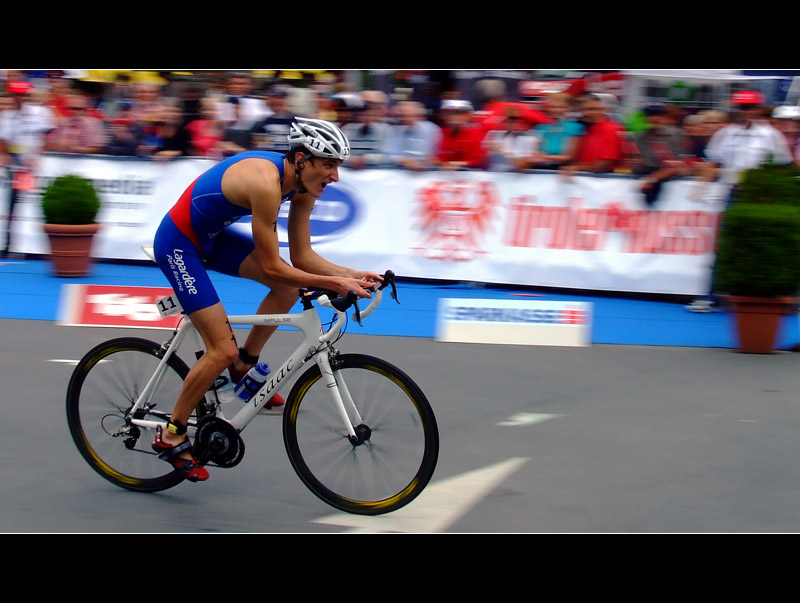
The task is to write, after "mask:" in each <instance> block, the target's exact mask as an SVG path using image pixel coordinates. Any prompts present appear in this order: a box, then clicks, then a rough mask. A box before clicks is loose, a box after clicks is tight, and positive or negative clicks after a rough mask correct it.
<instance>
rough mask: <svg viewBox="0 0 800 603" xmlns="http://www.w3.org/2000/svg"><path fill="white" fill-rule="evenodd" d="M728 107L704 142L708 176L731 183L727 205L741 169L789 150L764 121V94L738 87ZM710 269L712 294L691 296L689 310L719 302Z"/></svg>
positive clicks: (781, 159) (787, 159) (779, 159)
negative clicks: (725, 121) (729, 115)
mask: <svg viewBox="0 0 800 603" xmlns="http://www.w3.org/2000/svg"><path fill="white" fill-rule="evenodd" d="M731 108H732V109H733V110H734V111H735V112H736V113H735V115H734V116H733V117H734V119H733V121H732V123H731V124H730V125H727V126H725V127H723V128H720V129H719V130H717V131H716V133H715V134H714V135H713V136H712V137H711V140H710V141H709V142H708V146H706V151H705V154H706V158H707V160H708V161H709V166H710V167H711V171H710V172H709V176H708V177H709V178H713V179H720V180H721V181H723V182H725V183H727V184H729V185H730V193H729V194H728V201H727V203H728V205H730V204H731V203H733V202H734V201H735V197H736V187H737V184H738V182H739V176H740V174H741V173H742V172H743V171H744V170H748V169H751V168H755V167H758V166H759V165H761V164H763V163H766V162H767V161H773V162H774V163H781V164H787V163H791V161H792V153H791V151H790V150H789V145H788V144H787V143H786V138H785V137H784V135H783V134H782V133H781V132H780V131H779V130H777V129H776V128H774V127H773V126H772V125H771V124H770V123H769V121H767V113H766V111H767V107H765V106H764V97H763V96H762V95H761V93H760V92H757V91H755V90H741V91H739V92H735V93H734V94H733V95H731ZM713 280H714V275H713V269H712V276H711V281H712V282H711V287H712V291H711V295H709V296H708V297H707V298H701V299H696V300H694V301H693V302H692V303H691V304H689V305H688V306H686V309H687V310H690V311H692V312H714V311H716V309H717V307H718V304H717V300H716V298H715V297H714V295H713V294H714V291H713V286H714V282H713Z"/></svg>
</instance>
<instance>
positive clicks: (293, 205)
mask: <svg viewBox="0 0 800 603" xmlns="http://www.w3.org/2000/svg"><path fill="white" fill-rule="evenodd" d="M288 138H289V143H290V145H291V148H290V151H289V152H287V153H286V154H285V155H284V154H279V153H273V152H268V151H246V152H243V153H240V154H237V155H234V156H232V157H229V158H227V159H225V160H223V161H221V162H220V163H218V164H217V165H215V166H214V167H212V168H210V169H209V170H208V171H207V172H205V173H203V174H202V175H200V176H199V177H198V178H197V179H196V180H195V181H194V182H193V183H192V184H191V185H190V186H189V188H188V189H186V191H185V192H184V193H183V195H182V196H181V197H180V199H179V200H178V202H177V203H176V204H175V206H174V207H172V209H170V211H169V212H168V213H167V215H166V216H165V217H164V219H163V221H162V222H161V225H160V226H159V228H158V231H157V232H156V236H155V242H154V252H155V256H156V261H157V263H158V265H159V267H160V268H161V270H162V272H163V273H164V274H165V276H166V277H167V279H169V281H170V283H171V284H172V286H173V288H174V290H175V293H176V295H177V297H178V300H179V301H180V303H181V305H182V306H183V309H184V311H185V312H186V314H187V315H188V316H189V317H190V318H191V320H192V323H194V325H195V326H196V327H197V330H198V331H199V333H200V334H201V336H202V337H203V340H204V342H205V344H206V353H205V354H204V355H203V356H201V357H200V359H199V360H198V361H197V363H196V364H195V365H194V366H193V367H192V369H191V370H190V371H189V373H188V375H187V376H186V380H185V381H184V384H183V389H182V391H181V393H180V395H179V397H178V400H177V402H176V404H175V408H174V410H173V412H172V415H171V418H170V422H169V423H168V426H167V429H166V430H163V431H162V430H159V431H158V433H157V435H156V439H155V441H154V442H153V449H154V450H156V451H157V452H159V453H160V458H162V459H163V460H165V461H167V462H169V463H170V464H172V465H173V466H174V467H175V468H176V469H177V470H178V471H179V472H181V473H182V474H183V475H184V476H185V477H186V478H187V479H189V480H190V481H203V480H206V479H208V471H207V470H206V469H205V468H204V467H203V466H201V465H199V464H198V463H197V462H196V460H195V459H194V458H193V457H192V455H191V443H190V442H189V440H188V438H187V437H186V435H185V434H186V424H187V422H188V419H189V416H190V415H191V412H192V409H193V408H194V407H195V406H196V404H197V401H198V400H200V399H201V398H202V397H203V396H204V394H205V392H206V391H207V390H208V389H209V388H210V387H211V386H212V385H213V383H214V381H215V380H216V379H217V377H219V376H220V374H221V373H222V372H223V371H224V370H225V369H226V368H228V369H229V374H230V376H231V378H232V379H233V380H234V381H236V380H238V379H239V378H241V377H242V376H243V375H244V374H245V373H246V372H247V370H248V369H249V368H250V367H252V366H254V365H255V364H256V362H258V356H259V353H260V352H261V349H262V348H263V346H264V344H265V343H266V342H267V340H268V339H269V337H270V336H271V335H272V333H273V332H274V330H275V327H261V326H258V327H253V328H252V329H251V331H250V333H249V334H248V336H247V339H246V341H245V343H244V345H243V346H242V347H241V348H238V347H237V345H238V344H237V343H236V338H235V336H234V334H233V330H232V329H231V326H230V324H229V323H228V320H227V313H226V312H225V309H224V308H223V306H222V304H221V302H220V300H219V297H218V295H217V293H216V291H215V289H214V287H213V285H212V283H211V280H210V279H209V276H208V274H207V272H206V270H207V269H213V270H216V271H218V272H222V273H225V274H229V275H233V276H239V277H243V278H248V279H251V280H254V281H258V282H260V283H263V284H265V285H267V286H268V287H269V289H270V291H269V293H268V295H267V296H266V297H265V298H264V300H263V301H262V302H261V303H260V305H259V306H258V309H257V312H258V313H260V314H273V313H286V312H288V311H289V310H290V309H291V307H292V306H293V305H294V303H295V302H296V301H297V294H298V290H299V289H300V288H303V287H315V288H322V289H328V290H331V291H334V292H336V293H338V294H340V295H346V294H347V293H348V292H349V291H355V292H356V293H357V294H358V296H359V297H361V298H368V297H370V296H371V294H370V289H371V287H372V286H373V285H374V284H375V283H376V282H378V281H380V280H381V277H380V276H379V275H378V274H377V273H374V272H368V271H360V270H354V269H351V268H345V267H342V266H337V265H335V264H333V263H331V262H329V261H327V260H325V259H324V258H322V257H321V256H320V255H318V254H317V253H316V252H315V251H314V250H313V249H312V247H311V236H310V225H309V220H310V216H311V210H312V209H313V207H314V202H315V200H316V199H317V198H319V197H320V196H321V195H322V192H323V191H324V189H325V187H326V186H327V185H328V184H330V183H332V182H336V181H338V179H339V171H338V170H339V167H340V166H341V165H342V163H343V162H344V161H345V160H346V159H347V158H348V157H349V155H350V145H349V142H348V140H347V137H346V136H345V135H344V134H343V133H342V132H341V130H339V128H337V127H336V126H335V125H333V124H331V123H329V122H327V121H322V120H313V119H306V118H300V117H298V118H296V119H295V120H294V122H293V124H292V126H291V129H290V133H289V137H288ZM284 202H288V203H289V204H290V205H289V219H288V237H289V253H290V257H291V264H289V263H288V262H286V261H284V260H283V259H282V258H281V256H280V254H279V244H278V233H277V220H278V212H279V210H280V207H281V204H282V203H284ZM246 215H252V221H253V234H252V237H251V236H248V235H244V234H242V233H240V232H237V231H236V230H233V229H231V228H227V227H228V226H229V225H230V224H232V223H233V222H235V221H236V220H238V219H240V218H242V217H243V216H246ZM281 403H282V400H273V401H272V405H279V404H281Z"/></svg>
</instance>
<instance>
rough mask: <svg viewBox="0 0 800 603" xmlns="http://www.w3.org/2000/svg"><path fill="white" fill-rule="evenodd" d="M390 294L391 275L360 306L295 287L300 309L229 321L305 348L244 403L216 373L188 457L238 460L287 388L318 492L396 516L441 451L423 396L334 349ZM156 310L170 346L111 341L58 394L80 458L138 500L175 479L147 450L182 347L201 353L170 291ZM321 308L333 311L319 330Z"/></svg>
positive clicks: (296, 443)
mask: <svg viewBox="0 0 800 603" xmlns="http://www.w3.org/2000/svg"><path fill="white" fill-rule="evenodd" d="M387 287H390V293H391V296H392V298H394V299H395V300H397V288H396V283H395V278H394V274H393V273H392V272H391V271H389V272H387V273H386V274H385V275H384V279H383V282H382V283H381V284H380V286H379V287H377V288H376V289H375V291H374V293H373V295H372V299H371V300H370V302H369V305H368V306H367V307H366V308H364V309H363V310H360V309H359V307H358V302H357V296H356V295H355V293H351V294H350V295H349V296H346V297H338V296H336V295H335V294H333V293H331V292H328V291H312V290H302V291H300V295H299V299H300V302H301V304H302V311H296V312H290V313H288V314H263V315H258V314H256V315H243V316H230V317H229V321H230V323H231V325H271V326H276V325H278V326H280V327H289V328H294V329H297V330H299V331H300V332H301V333H302V342H301V343H300V344H299V345H298V346H297V348H296V349H295V350H294V351H293V352H292V353H291V354H290V356H289V357H288V358H287V359H286V360H285V361H284V362H283V363H282V364H280V365H279V366H277V369H276V370H273V371H272V372H271V373H270V374H269V376H268V378H267V380H266V382H265V383H264V384H263V385H262V386H261V388H260V389H259V390H258V391H257V392H256V393H255V395H253V397H252V398H251V399H250V400H249V401H248V402H246V403H243V402H242V401H241V400H239V402H238V403H231V402H229V401H228V400H227V399H225V397H224V396H222V395H221V393H220V392H221V388H220V387H219V384H220V383H221V382H224V380H225V377H221V378H220V379H218V380H217V383H215V386H214V387H212V388H211V389H210V390H209V391H208V392H207V393H206V395H205V396H204V398H203V399H202V400H199V401H198V403H197V406H196V407H195V409H194V411H193V414H192V417H191V420H190V421H189V425H188V434H187V435H188V436H189V437H190V438H191V439H192V442H193V454H194V456H195V458H196V459H197V460H198V461H199V462H200V463H201V464H203V465H205V466H207V467H219V468H231V467H234V466H236V465H237V464H239V462H241V460H242V458H243V456H244V452H245V446H244V440H243V439H242V433H243V431H244V429H245V428H246V427H247V425H248V424H249V423H250V422H251V421H252V420H253V419H254V418H255V417H256V416H257V415H259V413H261V412H262V410H263V409H265V408H268V407H269V406H268V405H269V401H270V399H271V398H272V396H273V395H274V394H277V393H280V392H281V391H285V389H286V387H288V384H289V383H290V382H293V386H292V387H291V390H290V392H289V394H288V396H287V397H286V405H285V407H284V409H283V418H282V430H283V439H284V445H285V448H286V453H287V454H288V456H289V460H290V462H291V465H292V467H293V468H294V470H295V472H296V473H297V475H298V476H299V477H300V479H301V480H302V482H303V483H304V484H305V485H306V486H307V487H308V488H309V489H310V490H311V491H312V492H313V493H314V494H315V495H317V496H318V497H319V498H320V499H322V500H323V501H325V502H326V503H328V504H329V505H331V506H333V507H335V508H337V509H339V510H342V511H345V512H349V513H356V514H362V515H378V514H382V513H388V512H391V511H394V510H396V509H399V508H401V507H403V506H404V505H406V504H408V503H409V502H411V501H412V500H413V499H414V498H415V497H416V496H418V495H419V493H420V492H421V491H422V490H423V489H424V488H425V486H426V485H427V484H428V482H429V481H430V479H431V476H432V475H433V473H434V469H435V467H436V463H437V459H438V453H439V432H438V427H437V423H436V418H435V416H434V412H433V409H432V408H431V405H430V403H429V402H428V400H427V398H426V397H425V394H424V393H423V392H422V390H421V389H420V387H419V386H418V385H417V384H416V383H415V382H414V381H413V380H412V379H411V378H410V377H409V376H408V375H407V374H405V373H404V372H403V371H401V370H400V369H399V368H397V367H395V366H394V365H392V364H390V363H388V362H386V361H384V360H382V359H379V358H376V357H373V356H369V355H365V354H359V353H340V352H339V350H338V348H336V347H334V344H335V343H337V342H338V341H339V339H340V338H341V337H342V335H343V334H344V333H345V326H346V323H347V322H348V320H349V316H348V312H352V313H353V314H352V317H353V319H355V320H356V321H358V322H359V323H360V321H361V320H362V319H364V318H366V317H367V316H369V314H371V313H372V312H373V311H374V310H375V309H376V308H377V307H378V306H379V304H380V303H381V301H382V299H383V294H384V291H385V289H386V288H387ZM157 306H158V308H159V312H160V313H161V314H162V316H165V317H166V316H170V315H172V314H176V313H180V315H181V319H180V322H179V323H178V326H177V327H175V329H174V330H173V331H172V333H171V336H170V337H169V338H168V340H167V341H165V342H163V343H158V342H154V341H150V340H147V339H142V338H138V337H120V338H115V339H111V340H108V341H105V342H104V343H101V344H99V345H97V346H96V347H94V348H93V349H92V350H90V351H89V352H88V353H87V354H86V355H85V356H84V357H83V358H82V359H81V360H80V361H79V363H78V365H77V366H76V368H75V370H74V372H73V374H72V377H71V379H70V382H69V386H68V389H67V398H66V406H67V420H68V423H69V429H70V433H71V435H72V438H73V440H74V442H75V444H76V445H77V447H78V450H79V451H80V453H81V455H82V456H83V458H84V459H85V460H86V461H87V462H88V464H89V465H90V466H91V467H92V468H93V469H94V470H95V471H97V472H98V473H99V474H100V475H101V476H103V477H104V478H106V479H107V480H109V481H110V482H112V483H113V484H116V485H117V486H120V487H122V488H126V489H129V490H134V491H140V492H157V491H162V490H165V489H167V488H172V487H173V486H176V485H177V484H179V483H180V482H182V481H183V479H184V477H182V476H181V475H180V474H179V473H178V472H177V471H175V470H174V469H173V468H172V467H170V465H169V464H167V463H166V462H164V461H162V460H160V459H159V458H158V456H157V453H155V452H154V451H153V450H152V448H151V443H152V441H153V439H154V435H155V433H156V430H157V429H158V428H159V427H161V428H165V427H166V424H167V421H168V420H169V417H170V413H171V410H172V407H173V406H174V404H175V400H177V397H178V394H179V393H180V391H181V386H182V382H183V380H184V378H185V377H186V374H187V373H188V372H189V365H187V364H186V362H184V360H182V359H181V358H180V357H179V355H178V352H179V351H180V350H181V348H182V347H183V346H186V345H188V343H187V342H188V341H191V342H193V344H194V346H193V350H192V351H193V352H194V354H195V355H196V356H197V357H199V355H201V354H203V353H204V349H203V343H202V338H201V337H200V336H199V334H198V332H197V330H196V329H195V328H194V326H193V325H192V322H191V320H190V319H189V317H188V316H186V314H185V313H184V312H183V310H182V309H181V307H180V304H179V303H178V301H177V299H176V298H175V296H174V294H173V295H168V296H166V297H164V298H162V299H160V300H158V302H157ZM323 310H325V311H327V310H332V311H333V313H332V315H331V319H330V320H329V321H327V322H323V317H322V316H321V312H322V311H323ZM302 369H305V370H304V371H303V370H302ZM295 377H296V378H295ZM236 399H237V400H238V398H236Z"/></svg>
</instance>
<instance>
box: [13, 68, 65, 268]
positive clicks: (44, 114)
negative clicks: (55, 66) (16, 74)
mask: <svg viewBox="0 0 800 603" xmlns="http://www.w3.org/2000/svg"><path fill="white" fill-rule="evenodd" d="M8 91H9V92H10V96H11V99H12V106H11V107H10V108H9V109H7V110H5V111H3V112H2V117H0V161H2V165H3V167H5V168H6V170H7V172H8V178H9V182H10V190H9V192H8V214H7V215H8V219H7V220H6V221H5V230H4V235H5V237H4V240H3V246H2V248H0V255H2V256H5V255H8V254H9V253H10V252H11V234H12V232H11V228H12V224H11V223H12V221H13V219H14V206H15V205H16V203H17V199H18V196H19V193H20V191H23V190H29V189H31V188H33V176H34V175H35V173H36V163H37V161H38V159H39V157H40V155H41V154H42V152H43V151H44V149H45V140H46V136H47V134H48V133H49V132H50V131H52V130H53V129H54V128H55V126H56V123H55V117H54V115H53V112H52V110H51V109H50V108H48V107H46V106H45V105H44V103H43V102H42V94H43V91H42V90H39V89H36V88H33V87H32V86H31V85H30V84H29V83H28V82H21V81H20V82H9V84H8Z"/></svg>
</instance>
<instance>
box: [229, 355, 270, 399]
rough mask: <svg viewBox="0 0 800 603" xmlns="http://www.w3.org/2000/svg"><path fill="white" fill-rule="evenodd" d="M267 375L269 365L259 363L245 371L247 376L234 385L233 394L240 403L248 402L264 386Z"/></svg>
mask: <svg viewBox="0 0 800 603" xmlns="http://www.w3.org/2000/svg"><path fill="white" fill-rule="evenodd" d="M267 375H269V365H268V364H267V363H266V362H260V363H258V364H257V365H255V366H254V367H253V368H251V369H250V370H249V371H247V374H246V375H245V376H244V377H242V380H241V381H239V383H237V384H236V387H235V388H234V390H233V391H234V393H235V394H236V395H237V396H239V398H240V399H241V401H242V402H248V401H249V400H250V398H252V397H253V396H254V395H255V393H256V392H257V391H258V390H259V389H260V388H261V386H262V385H264V382H265V381H266V380H267Z"/></svg>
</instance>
